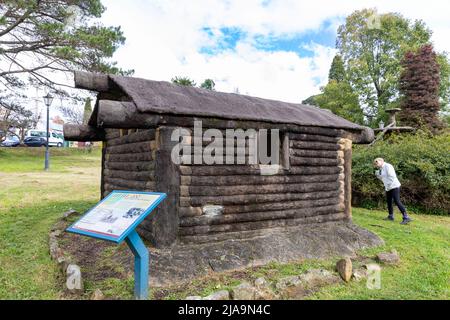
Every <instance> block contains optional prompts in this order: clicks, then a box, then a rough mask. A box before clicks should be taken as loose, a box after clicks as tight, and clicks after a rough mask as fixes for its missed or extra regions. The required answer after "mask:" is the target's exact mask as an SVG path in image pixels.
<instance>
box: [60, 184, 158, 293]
mask: <svg viewBox="0 0 450 320" xmlns="http://www.w3.org/2000/svg"><path fill="white" fill-rule="evenodd" d="M165 198H166V194H165V193H159V192H139V191H122V190H121V191H117V190H114V191H113V192H111V193H110V194H109V195H108V196H107V197H106V198H104V199H103V200H102V201H100V202H99V203H98V204H97V205H96V206H95V207H93V208H92V209H91V210H89V211H88V212H87V213H86V214H85V215H83V216H82V217H81V218H80V219H78V221H76V222H75V223H73V224H72V225H71V226H70V227H69V228H67V229H66V231H68V232H72V233H77V234H81V235H85V236H89V237H93V238H97V239H102V240H107V241H111V242H114V243H116V244H120V243H122V242H123V241H125V242H126V243H127V244H128V247H129V248H130V249H131V251H132V252H133V254H134V297H135V298H136V299H139V300H145V299H147V298H148V274H149V263H150V255H149V253H148V249H147V247H146V246H145V244H144V242H143V241H142V239H141V238H140V237H139V235H138V233H137V232H136V227H137V226H138V225H139V224H140V223H141V222H142V221H143V220H144V219H145V218H146V217H147V216H148V215H149V214H150V213H151V212H152V211H153V210H154V209H155V208H156V207H157V206H158V205H159V204H160V203H161V201H163V200H164V199H165Z"/></svg>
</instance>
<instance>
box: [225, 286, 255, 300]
mask: <svg viewBox="0 0 450 320" xmlns="http://www.w3.org/2000/svg"><path fill="white" fill-rule="evenodd" d="M255 294H256V288H255V287H253V286H252V285H251V284H250V283H248V282H242V283H241V284H240V285H238V286H236V287H234V288H233V289H232V290H231V299H232V300H255Z"/></svg>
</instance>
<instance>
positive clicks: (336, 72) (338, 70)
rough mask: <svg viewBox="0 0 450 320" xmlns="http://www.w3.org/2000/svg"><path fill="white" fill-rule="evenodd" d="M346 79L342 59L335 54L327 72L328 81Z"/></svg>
mask: <svg viewBox="0 0 450 320" xmlns="http://www.w3.org/2000/svg"><path fill="white" fill-rule="evenodd" d="M345 79H346V74H345V67H344V61H342V57H341V56H340V55H336V56H335V57H334V58H333V62H332V63H331V67H330V71H329V72H328V81H331V80H336V81H337V82H342V81H344V80H345Z"/></svg>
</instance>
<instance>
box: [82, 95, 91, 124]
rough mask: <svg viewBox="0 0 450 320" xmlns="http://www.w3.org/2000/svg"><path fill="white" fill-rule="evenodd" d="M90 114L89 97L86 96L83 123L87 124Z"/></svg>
mask: <svg viewBox="0 0 450 320" xmlns="http://www.w3.org/2000/svg"><path fill="white" fill-rule="evenodd" d="M91 114H92V105H91V98H86V102H85V103H84V113H83V124H87V123H88V121H89V118H90V117H91Z"/></svg>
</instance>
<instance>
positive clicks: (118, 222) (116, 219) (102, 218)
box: [68, 191, 165, 239]
mask: <svg viewBox="0 0 450 320" xmlns="http://www.w3.org/2000/svg"><path fill="white" fill-rule="evenodd" d="M164 197H165V195H164V194H160V193H145V192H136V193H134V192H129V191H127V192H121V191H114V192H113V193H111V194H110V195H109V196H108V197H106V198H105V199H104V200H102V201H101V202H100V203H99V204H97V205H96V206H95V207H94V208H93V209H92V210H90V211H89V212H88V213H87V214H85V215H84V216H83V217H81V218H80V219H79V220H78V221H77V222H75V223H74V224H73V225H72V226H71V227H70V228H69V229H68V231H71V232H76V233H82V234H87V235H91V236H96V235H97V236H98V237H100V238H104V237H102V236H105V237H106V238H112V239H118V238H121V237H122V236H123V234H124V233H125V232H126V231H127V230H129V228H130V226H132V225H133V224H134V223H135V222H136V221H138V220H140V219H139V218H143V217H142V216H143V215H144V214H148V213H149V212H150V211H151V209H153V208H154V207H155V206H156V205H157V204H158V203H159V202H160V201H161V200H162V199H163V198H164Z"/></svg>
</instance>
